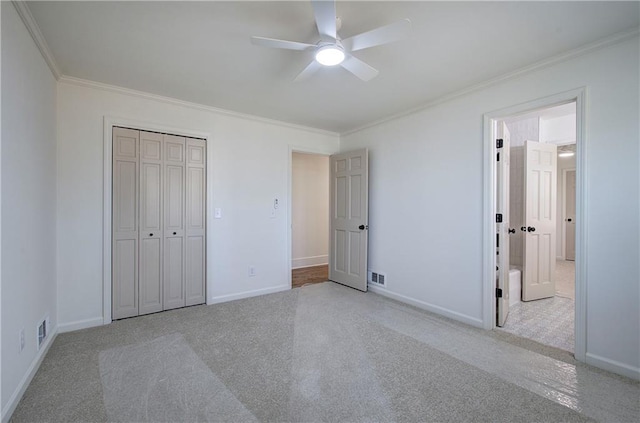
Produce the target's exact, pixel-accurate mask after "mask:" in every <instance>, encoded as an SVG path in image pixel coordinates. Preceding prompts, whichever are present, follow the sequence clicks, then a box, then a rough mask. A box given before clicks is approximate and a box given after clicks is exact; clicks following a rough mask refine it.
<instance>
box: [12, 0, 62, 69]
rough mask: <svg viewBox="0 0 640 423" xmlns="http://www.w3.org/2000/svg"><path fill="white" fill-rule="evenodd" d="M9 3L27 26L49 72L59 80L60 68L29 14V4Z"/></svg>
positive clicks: (14, 1) (20, 2) (21, 2)
mask: <svg viewBox="0 0 640 423" xmlns="http://www.w3.org/2000/svg"><path fill="white" fill-rule="evenodd" d="M11 3H13V6H14V7H15V8H16V11H17V12H18V15H20V18H21V19H22V22H24V26H26V27H27V30H28V31H29V33H30V34H31V38H33V41H34V42H35V43H36V46H38V50H40V53H41V54H42V57H43V58H44V61H45V62H47V65H48V66H49V69H51V73H52V74H53V76H54V77H55V78H56V80H59V79H60V76H61V73H60V68H58V65H57V64H56V61H55V59H54V58H53V54H51V49H49V45H48V44H47V41H46V40H45V39H44V36H43V35H42V32H40V27H39V26H38V24H37V23H36V20H35V19H34V17H33V15H32V14H31V10H30V9H29V6H27V2H26V1H17V0H13V1H12V2H11Z"/></svg>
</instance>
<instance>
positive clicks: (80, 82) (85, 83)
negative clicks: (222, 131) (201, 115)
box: [58, 75, 340, 137]
mask: <svg viewBox="0 0 640 423" xmlns="http://www.w3.org/2000/svg"><path fill="white" fill-rule="evenodd" d="M58 82H59V83H63V84H69V85H76V86H80V87H85V88H94V89H98V90H102V91H109V92H113V93H117V94H123V95H127V96H130V97H138V98H144V99H146V100H153V101H158V102H161V103H166V104H171V105H174V106H181V107H188V108H190V109H195V110H202V111H205V112H210V113H215V114H219V115H225V116H230V117H234V118H239V119H246V120H251V121H254V122H260V123H265V124H269V125H276V126H283V127H286V128H291V129H296V130H299V131H305V132H313V133H316V134H320V135H327V136H331V137H339V136H340V134H339V133H337V132H332V131H327V130H325V129H319V128H313V127H310V126H304V125H297V124H295V123H289V122H284V121H281V120H275V119H269V118H264V117H260V116H256V115H250V114H247V113H240V112H234V111H232V110H226V109H220V108H217V107H213V106H207V105H205V104H199V103H192V102H190V101H184V100H178V99H176V98H172V97H165V96H161V95H157V94H151V93H148V92H144V91H137V90H132V89H130V88H124V87H119V86H117V85H110V84H104V83H102V82H95V81H90V80H88V79H82V78H75V77H73V76H66V75H62V76H60V78H58Z"/></svg>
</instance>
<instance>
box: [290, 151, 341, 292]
mask: <svg viewBox="0 0 640 423" xmlns="http://www.w3.org/2000/svg"><path fill="white" fill-rule="evenodd" d="M339 151H340V149H339V148H329V147H310V146H304V145H295V144H289V153H288V159H287V253H286V254H287V257H286V263H287V267H286V268H287V278H288V280H289V289H292V288H293V281H292V278H291V253H292V251H293V228H292V225H293V153H302V154H317V155H319V156H331V155H332V154H336V153H338V152H339ZM330 217H331V213H329V218H330ZM327 235H329V234H327ZM329 257H331V245H329Z"/></svg>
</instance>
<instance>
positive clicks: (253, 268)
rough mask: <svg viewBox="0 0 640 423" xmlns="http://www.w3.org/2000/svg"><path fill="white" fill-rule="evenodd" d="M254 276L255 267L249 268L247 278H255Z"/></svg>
mask: <svg viewBox="0 0 640 423" xmlns="http://www.w3.org/2000/svg"><path fill="white" fill-rule="evenodd" d="M255 275H256V268H255V266H249V276H255Z"/></svg>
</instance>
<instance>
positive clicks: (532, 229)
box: [527, 226, 536, 232]
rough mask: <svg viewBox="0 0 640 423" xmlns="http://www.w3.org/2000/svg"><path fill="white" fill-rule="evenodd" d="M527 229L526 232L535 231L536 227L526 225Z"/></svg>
mask: <svg viewBox="0 0 640 423" xmlns="http://www.w3.org/2000/svg"><path fill="white" fill-rule="evenodd" d="M527 231H528V232H535V231H536V228H534V227H533V226H528V227H527Z"/></svg>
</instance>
